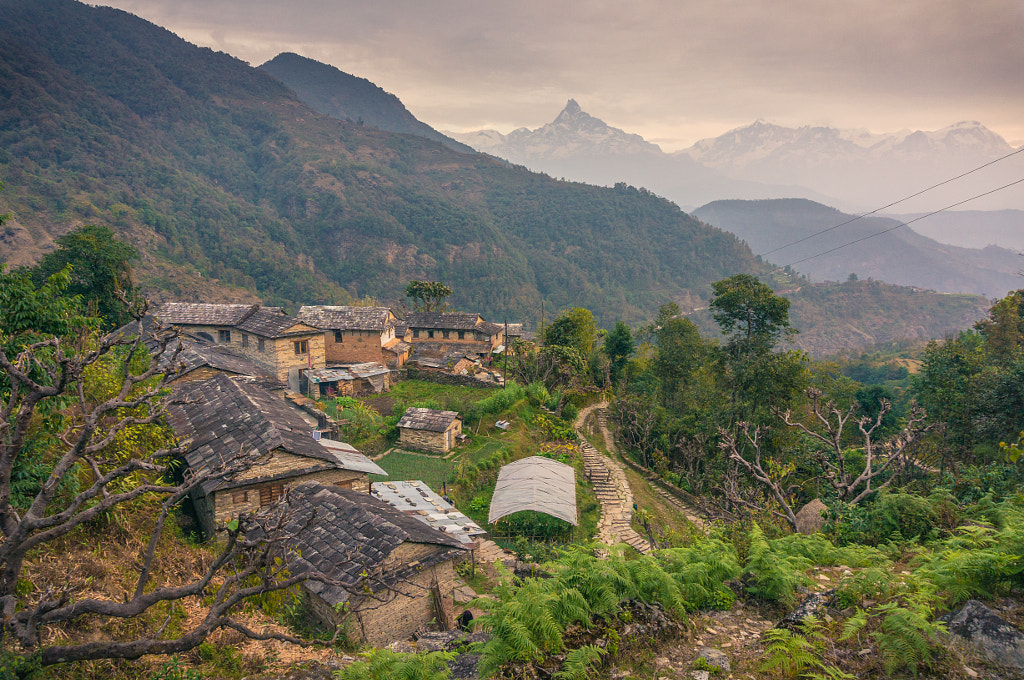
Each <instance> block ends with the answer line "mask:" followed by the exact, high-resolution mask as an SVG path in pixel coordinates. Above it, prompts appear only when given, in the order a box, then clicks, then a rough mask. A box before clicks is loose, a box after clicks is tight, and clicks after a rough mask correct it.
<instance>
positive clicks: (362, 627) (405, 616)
mask: <svg viewBox="0 0 1024 680" xmlns="http://www.w3.org/2000/svg"><path fill="white" fill-rule="evenodd" d="M454 574H455V572H454V569H453V568H452V563H451V561H450V560H449V561H445V562H442V563H441V564H437V565H435V566H433V567H427V568H426V569H424V570H423V571H421V572H419V573H417V574H416V575H415V576H413V577H411V578H410V579H408V580H409V583H404V584H401V585H400V587H401V588H402V590H403V591H404V592H405V593H407V594H404V595H399V594H395V595H394V598H393V599H392V600H391V601H390V602H388V603H387V604H385V605H383V606H376V605H377V604H378V603H377V602H375V601H374V600H371V599H369V598H362V599H363V602H361V603H359V604H357V605H356V607H355V608H354V612H353V618H354V619H355V620H356V623H355V625H353V626H352V628H353V629H358V632H359V636H360V637H361V638H362V639H363V640H364V641H365V642H367V643H368V644H371V645H374V646H377V647H383V646H385V645H388V644H390V643H392V642H394V641H395V640H405V639H408V638H409V637H412V635H413V634H414V633H416V632H417V631H419V630H424V629H426V628H428V627H430V626H431V622H432V621H433V622H434V623H435V625H436V623H437V622H436V621H435V619H436V618H437V616H436V615H435V613H434V603H433V600H432V596H431V593H430V589H431V586H433V585H434V583H437V585H438V588H439V590H440V592H441V600H442V603H443V606H444V610H445V613H446V615H447V616H446V618H447V619H448V621H452V620H454V618H455V614H454V609H455V602H454V589H455V581H454Z"/></svg>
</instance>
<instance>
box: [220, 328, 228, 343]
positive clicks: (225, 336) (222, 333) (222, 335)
mask: <svg viewBox="0 0 1024 680" xmlns="http://www.w3.org/2000/svg"><path fill="white" fill-rule="evenodd" d="M217 342H231V331H230V330H223V329H218V330H217Z"/></svg>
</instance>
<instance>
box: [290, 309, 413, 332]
mask: <svg viewBox="0 0 1024 680" xmlns="http://www.w3.org/2000/svg"><path fill="white" fill-rule="evenodd" d="M391 316H392V312H391V310H390V309H388V308H387V307H337V306H331V305H306V306H304V307H302V308H301V309H299V313H298V317H297V318H298V319H299V321H302V322H303V323H305V324H309V325H310V326H314V327H316V328H320V329H323V330H329V331H350V330H352V331H382V332H383V331H384V330H386V329H388V328H390V327H392V326H393V325H394V320H393V319H391Z"/></svg>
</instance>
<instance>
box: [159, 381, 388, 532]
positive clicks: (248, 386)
mask: <svg viewBox="0 0 1024 680" xmlns="http://www.w3.org/2000/svg"><path fill="white" fill-rule="evenodd" d="M176 396H179V397H181V398H182V403H177V404H173V405H172V406H171V407H170V408H169V409H168V411H169V416H170V417H169V420H170V423H171V426H172V427H173V428H174V431H175V434H176V435H177V437H178V439H179V440H181V441H183V442H184V443H185V445H186V451H185V455H184V458H185V462H186V463H187V464H188V467H189V469H190V470H191V471H193V472H196V473H200V474H201V473H211V472H212V473H219V472H220V471H222V470H225V469H226V470H227V471H228V472H227V474H216V475H215V476H211V477H208V478H207V479H206V480H205V481H204V482H203V483H201V484H200V485H198V486H197V487H196V488H194V489H193V491H192V494H191V495H192V502H193V505H194V506H195V510H196V516H197V517H198V519H199V524H200V527H201V528H202V530H203V531H204V532H205V533H206V534H207V535H212V534H213V533H214V532H215V531H216V530H217V528H219V527H222V526H223V524H224V522H227V521H230V520H231V519H233V518H234V517H237V516H238V514H239V513H242V512H254V511H258V510H260V509H261V508H267V507H270V506H273V505H275V504H276V503H277V502H278V501H279V500H280V499H281V497H282V496H283V495H284V492H285V489H287V488H289V487H290V486H292V485H294V484H299V483H302V482H308V481H316V482H320V483H323V484H329V485H335V486H337V487H339V488H345V489H352V490H353V491H357V492H361V493H363V494H367V495H368V494H369V491H370V485H369V474H370V473H375V474H385V475H386V474H387V473H386V472H384V470H382V469H381V468H380V467H378V466H377V465H376V464H374V463H373V462H372V461H371V460H370V459H369V458H367V457H366V456H363V455H362V454H360V453H358V452H357V451H355V450H354V449H353V450H351V451H341V452H335V451H333V450H332V449H331V448H329V447H327V446H325V445H323V444H321V443H320V442H319V441H316V440H315V439H314V436H313V432H314V430H313V427H312V426H311V425H310V424H309V423H307V422H306V420H305V419H304V418H303V417H302V415H301V414H300V412H299V411H298V410H297V409H295V408H294V407H293V406H291V405H290V404H289V403H288V402H287V401H285V400H284V399H283V398H282V397H281V396H279V395H278V394H275V393H273V392H270V391H268V390H265V389H263V388H261V387H259V386H257V385H255V384H252V383H250V382H246V381H240V380H233V379H231V378H229V377H227V376H226V375H224V374H218V375H215V376H213V377H212V378H210V379H208V380H205V381H202V382H193V383H186V384H182V385H180V388H179V389H178V392H177V395H176ZM349 448H351V447H349Z"/></svg>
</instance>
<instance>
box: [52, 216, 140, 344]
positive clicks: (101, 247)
mask: <svg viewBox="0 0 1024 680" xmlns="http://www.w3.org/2000/svg"><path fill="white" fill-rule="evenodd" d="M138 256H139V253H138V251H137V250H136V249H135V248H134V247H132V246H130V245H129V244H127V243H124V242H123V241H120V240H118V239H117V237H115V236H114V232H112V231H111V230H110V229H109V228H108V227H102V226H97V225H86V226H84V227H81V228H80V229H77V230H75V231H73V232H71V233H69V234H65V235H64V236H61V237H60V238H58V239H57V250H55V251H54V252H52V253H49V254H48V255H46V256H44V257H43V259H42V261H41V262H40V263H39V265H38V266H37V267H35V268H34V269H33V271H32V278H33V281H35V283H36V285H37V286H41V285H43V283H44V282H45V281H46V280H47V279H48V278H49V277H51V276H53V275H54V274H56V273H57V272H60V271H63V270H65V269H68V268H70V274H71V281H70V283H69V285H68V287H67V293H68V294H69V295H77V296H80V297H81V298H82V300H83V302H84V304H85V306H86V308H87V309H89V310H90V311H91V312H92V313H93V314H94V315H96V316H98V317H100V318H101V319H102V325H103V327H104V328H105V329H108V330H109V329H112V328H117V327H118V326H123V325H124V324H126V323H128V322H129V321H131V318H132V317H131V314H130V313H129V306H130V305H131V304H133V303H134V301H135V284H134V283H133V282H132V268H131V264H130V262H131V260H133V259H135V258H137V257H138ZM125 301H127V302H128V304H126V303H125Z"/></svg>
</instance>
